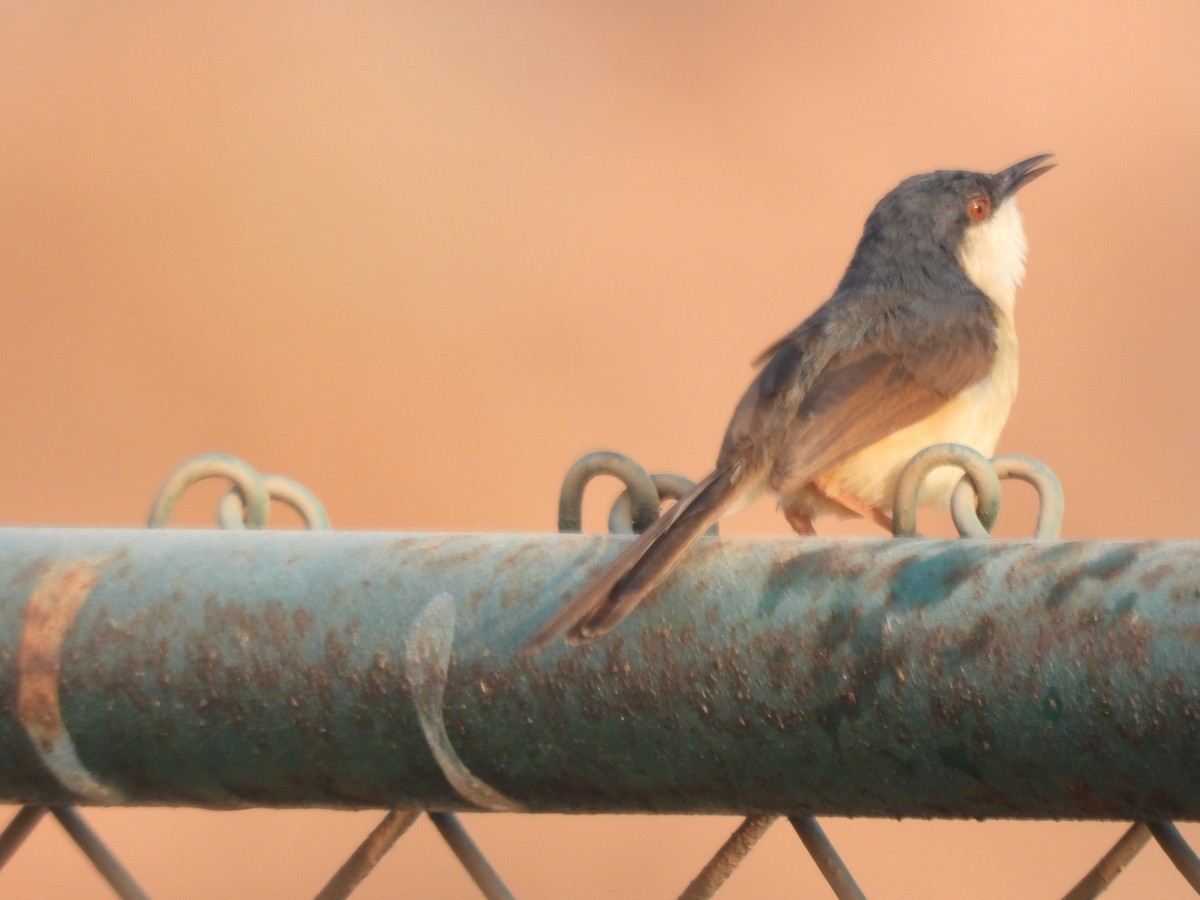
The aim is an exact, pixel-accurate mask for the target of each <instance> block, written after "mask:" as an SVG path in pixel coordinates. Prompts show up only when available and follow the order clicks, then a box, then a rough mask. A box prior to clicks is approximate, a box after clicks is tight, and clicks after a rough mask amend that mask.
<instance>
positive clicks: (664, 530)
mask: <svg viewBox="0 0 1200 900" xmlns="http://www.w3.org/2000/svg"><path fill="white" fill-rule="evenodd" d="M738 488H739V485H737V484H735V483H734V481H733V478H732V477H731V474H730V471H729V470H728V469H718V470H717V471H715V472H713V473H712V474H711V475H709V476H708V477H707V478H705V479H704V480H703V481H701V482H700V483H699V484H697V485H696V486H695V487H694V488H693V489H692V490H691V491H690V492H688V493H687V494H686V495H685V496H684V497H682V498H681V499H680V500H679V501H678V502H677V503H676V504H675V505H674V506H672V507H671V508H670V509H669V510H667V512H666V513H665V514H664V515H662V516H660V517H659V518H658V519H657V520H656V521H655V522H654V523H653V524H651V526H650V527H649V528H647V529H646V530H645V531H644V532H643V533H642V534H641V535H640V536H639V537H638V539H637V540H635V541H634V542H633V543H632V544H630V545H629V547H628V548H626V550H625V551H624V552H623V553H622V554H621V555H620V556H618V557H617V558H616V559H614V560H613V561H612V562H611V563H609V564H608V565H607V566H606V567H605V568H604V569H603V570H601V571H600V572H599V573H598V574H597V575H596V577H595V578H593V579H592V580H591V581H589V582H588V583H587V584H586V585H585V586H584V587H583V588H582V589H581V590H580V591H579V593H578V594H576V595H575V596H574V597H572V598H571V600H569V601H568V602H567V603H566V605H564V606H563V608H562V609H560V610H559V611H558V612H557V613H555V614H554V616H553V617H551V619H550V621H549V622H547V623H546V624H545V625H544V626H542V628H541V629H540V630H539V631H538V632H537V634H535V635H534V636H533V637H532V638H531V639H530V640H529V642H528V643H527V644H526V645H525V647H524V648H523V650H522V652H523V653H535V652H537V651H538V650H541V649H542V648H543V647H545V646H547V645H548V644H550V643H551V642H552V641H553V640H554V639H555V638H557V637H558V636H559V635H560V634H563V633H564V632H565V633H566V636H567V642H568V643H571V644H581V643H585V642H586V641H590V640H593V639H595V638H598V637H600V636H601V635H604V634H607V633H608V632H609V631H611V630H612V629H613V628H615V627H616V626H617V625H618V624H619V623H620V622H621V620H622V619H624V618H625V617H626V616H627V615H629V613H630V612H632V611H633V609H634V607H635V606H637V604H638V603H639V602H641V600H642V598H644V597H645V596H646V595H647V594H648V593H650V591H652V590H653V589H654V587H655V586H656V585H657V584H658V583H659V582H660V581H661V580H662V579H663V578H664V577H665V576H666V574H667V573H668V572H670V571H671V569H672V567H674V565H675V564H676V563H677V562H678V561H679V559H680V558H681V557H682V556H683V555H684V554H685V553H686V552H687V551H688V549H689V548H690V547H691V546H692V544H694V543H695V542H696V540H697V539H698V538H699V537H700V535H702V534H704V532H705V531H706V530H707V529H708V527H709V526H710V525H711V524H712V523H713V522H715V521H716V520H717V519H719V518H720V517H721V515H722V514H723V513H724V512H725V510H726V509H728V508H729V506H730V505H731V504H732V503H733V501H734V500H735V499H736V498H737V496H738V495H739V494H740V493H741V491H740V490H739V489H738Z"/></svg>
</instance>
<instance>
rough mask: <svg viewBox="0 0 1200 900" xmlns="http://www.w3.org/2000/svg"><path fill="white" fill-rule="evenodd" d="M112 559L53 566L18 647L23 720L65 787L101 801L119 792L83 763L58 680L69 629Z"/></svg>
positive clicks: (40, 584)
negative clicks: (62, 705)
mask: <svg viewBox="0 0 1200 900" xmlns="http://www.w3.org/2000/svg"><path fill="white" fill-rule="evenodd" d="M111 561H112V557H108V556H106V557H96V558H92V559H76V560H71V561H69V562H60V563H54V564H52V565H49V566H47V567H46V568H45V569H44V570H43V571H42V574H41V577H39V578H38V581H37V584H36V585H35V587H34V589H33V592H32V593H30V595H29V602H28V603H27V604H26V606H25V627H24V629H23V630H22V633H21V646H20V648H19V650H18V651H17V719H18V720H19V721H20V723H21V726H22V727H23V728H24V729H25V733H26V734H27V735H28V736H29V739H30V740H31V741H32V742H33V745H34V747H36V748H37V751H38V753H39V755H40V756H41V758H42V762H43V763H45V765H46V767H47V768H48V769H50V771H51V772H53V773H54V774H55V776H56V777H57V778H58V779H59V781H60V782H61V783H62V784H63V786H64V787H66V788H68V789H70V790H72V791H74V792H75V793H76V794H79V795H81V796H83V797H86V798H88V799H90V800H96V801H101V802H114V801H115V800H116V799H119V795H118V794H117V793H116V792H115V791H113V790H112V789H111V788H109V787H107V786H105V785H103V784H101V783H100V782H99V781H98V780H96V778H95V777H94V776H92V774H91V773H90V772H88V771H87V770H86V769H85V768H84V767H83V765H82V763H81V762H80V761H79V757H78V755H77V754H76V752H75V746H74V744H73V743H72V741H71V736H70V734H68V733H67V728H66V725H65V724H64V722H63V719H62V710H61V709H60V707H59V697H58V679H59V674H60V671H61V668H62V665H61V658H62V648H63V643H64V641H65V639H66V635H67V631H68V630H69V629H70V627H71V625H72V624H73V623H74V621H75V616H76V615H77V614H78V612H79V608H80V607H81V606H83V603H84V601H85V600H87V598H88V595H89V594H91V592H92V588H94V587H95V586H96V582H97V581H98V580H99V578H100V573H101V571H103V569H104V567H105V566H106V565H108V563H109V562H111Z"/></svg>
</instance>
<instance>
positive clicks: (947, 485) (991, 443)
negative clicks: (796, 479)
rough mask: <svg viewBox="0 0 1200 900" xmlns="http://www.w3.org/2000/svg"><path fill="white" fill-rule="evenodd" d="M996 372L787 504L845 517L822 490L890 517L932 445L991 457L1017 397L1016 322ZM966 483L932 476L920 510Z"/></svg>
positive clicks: (947, 471)
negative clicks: (910, 473) (913, 464)
mask: <svg viewBox="0 0 1200 900" xmlns="http://www.w3.org/2000/svg"><path fill="white" fill-rule="evenodd" d="M999 351H1000V352H999V353H998V354H997V359H996V363H995V365H994V366H993V367H992V371H991V372H990V373H989V374H988V376H987V377H986V378H984V379H983V380H982V381H980V382H977V383H976V384H974V385H972V386H971V387H970V388H968V389H967V390H965V391H963V392H962V393H961V394H959V395H958V396H957V397H955V398H953V399H952V400H950V402H948V403H947V404H946V405H945V406H943V407H942V408H941V409H939V410H938V411H937V412H936V413H934V414H933V415H932V416H929V417H928V418H926V419H923V420H922V421H920V422H917V423H915V424H913V425H910V426H908V427H907V428H902V429H900V430H899V431H896V432H893V433H892V434H890V435H888V436H887V437H886V438H884V439H883V440H881V441H878V442H876V443H874V444H872V445H871V446H869V447H866V448H865V449H863V450H860V451H858V452H857V453H855V454H854V455H852V456H849V457H847V458H846V459H844V460H842V462H840V463H838V464H837V465H835V466H833V467H831V468H830V469H828V470H826V472H825V473H824V474H823V475H822V476H821V477H820V478H819V479H818V480H817V483H816V484H813V485H808V486H806V487H805V488H804V489H803V490H802V491H801V492H800V493H799V495H797V496H793V497H781V498H780V501H781V503H782V504H784V505H787V506H789V507H793V508H795V509H798V510H801V511H804V512H807V513H811V514H812V515H813V516H821V515H829V514H833V515H846V510H845V508H844V507H842V506H840V505H837V504H834V503H831V502H830V501H829V500H827V499H826V498H825V496H824V493H823V492H822V491H821V488H825V490H827V491H829V492H830V493H841V494H848V495H850V496H852V497H855V498H857V499H858V500H859V501H860V502H861V503H863V504H865V505H866V506H871V507H874V508H875V509H878V510H881V511H883V512H886V513H888V514H889V515H890V513H891V509H892V499H893V496H894V495H895V491H896V480H897V479H898V478H899V477H900V472H901V470H902V469H903V468H904V466H905V465H906V464H907V463H908V461H909V460H910V459H912V458H913V457H914V456H916V455H917V454H918V453H920V452H921V451H922V450H924V449H925V448H926V447H929V446H931V445H933V444H941V443H955V444H965V445H966V446H968V447H971V448H972V449H974V450H977V451H979V452H980V453H982V454H983V455H984V456H989V457H990V456H991V455H992V454H993V452H994V451H995V449H996V442H997V441H998V440H999V439H1000V432H1001V431H1002V430H1003V428H1004V423H1005V422H1006V421H1007V420H1008V414H1009V411H1010V410H1011V409H1012V404H1013V401H1014V400H1015V399H1016V394H1017V345H1016V335H1015V332H1014V330H1013V328H1012V325H1011V320H1009V319H1008V318H1007V317H1003V319H1002V321H1001V323H1000V347H999ZM960 478H962V472H961V470H959V469H955V468H949V467H944V468H939V469H935V470H933V471H932V472H930V473H929V475H928V477H927V478H926V479H925V482H924V483H923V485H922V486H921V491H920V494H919V495H918V502H919V503H920V504H921V505H930V506H938V507H945V506H946V505H947V504H948V503H949V500H950V494H951V492H952V491H953V490H954V486H955V485H956V484H958V481H959V479H960Z"/></svg>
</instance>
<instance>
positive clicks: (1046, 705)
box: [0, 529, 1200, 821]
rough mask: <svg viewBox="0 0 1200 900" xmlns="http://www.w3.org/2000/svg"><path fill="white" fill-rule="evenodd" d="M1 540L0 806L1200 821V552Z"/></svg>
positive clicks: (63, 537) (18, 535) (176, 534)
mask: <svg viewBox="0 0 1200 900" xmlns="http://www.w3.org/2000/svg"><path fill="white" fill-rule="evenodd" d="M627 540H629V539H628V538H624V537H610V538H604V537H595V536H583V535H488V534H457V535H447V534H378V533H376V534H370V533H353V532H323V533H303V532H253V531H247V532H224V533H223V532H219V531H163V530H148V531H138V530H127V531H118V530H88V529H0V800H3V801H4V802H14V803H34V804H48V805H63V804H66V803H106V804H128V805H143V804H174V805H189V806H203V807H213V808H230V807H240V806H272V807H290V806H324V807H331V808H362V807H380V808H391V809H433V810H456V809H457V810H469V809H528V810H537V811H555V812H617V811H622V812H632V811H661V812H680V813H683V812H696V813H699V812H704V813H718V812H720V813H740V814H742V815H747V814H749V815H768V814H785V815H801V816H803V815H815V814H837V815H855V816H950V817H957V816H964V817H976V816H981V817H988V816H1002V817H1035V818H1094V819H1113V818H1116V819H1120V818H1124V819H1126V820H1136V821H1146V820H1150V821H1156V820H1162V819H1196V818H1200V770H1198V769H1197V768H1196V767H1195V765H1194V761H1195V760H1196V759H1197V758H1200V716H1197V714H1196V710H1197V709H1200V596H1198V593H1197V592H1198V589H1200V588H1198V586H1200V548H1198V547H1197V545H1196V544H1189V543H1182V542H1175V543H1170V542H1144V543H1116V542H1063V543H1053V542H1040V541H973V540H961V541H951V542H946V541H933V540H920V539H897V540H882V539H881V540H836V541H828V540H819V539H809V540H798V539H794V538H791V539H746V538H740V539H739V538H704V539H702V540H701V542H700V543H699V544H698V545H697V547H696V548H695V549H694V550H693V551H692V552H691V553H690V554H689V557H688V559H687V560H685V562H684V563H683V564H682V565H680V566H679V568H678V569H677V571H676V572H674V573H673V574H672V575H671V577H670V578H669V579H668V580H667V581H666V582H665V583H664V584H663V586H662V588H661V589H660V590H659V591H658V592H657V593H656V595H655V596H654V597H652V598H651V599H650V600H649V601H648V602H646V603H645V604H643V605H642V607H641V608H639V609H638V610H637V612H636V613H635V615H633V616H632V617H631V618H630V619H629V620H628V621H627V622H626V623H625V624H623V625H622V627H621V628H620V629H619V630H618V631H617V632H615V633H614V634H613V635H610V636H609V637H608V638H607V639H605V640H603V641H600V642H597V643H596V644H594V645H591V646H588V647H584V648H571V647H567V646H565V645H560V646H554V647H551V648H550V649H548V650H547V651H545V652H544V653H542V654H540V655H537V656H534V657H532V658H529V657H522V656H519V655H518V653H517V651H518V649H519V648H520V647H521V645H522V644H523V643H524V641H525V640H526V639H527V638H528V637H529V636H530V635H531V634H532V633H533V632H534V630H536V629H537V628H538V626H539V625H540V624H541V623H542V622H544V621H545V619H546V618H547V617H548V616H550V615H551V614H552V612H553V611H554V610H555V609H556V608H557V607H558V605H559V604H560V603H561V602H562V601H563V599H564V598H565V597H566V596H568V595H570V594H571V593H572V592H573V591H575V590H576V589H577V588H578V587H579V586H580V585H581V584H582V583H583V582H584V580H586V579H587V578H588V577H589V576H590V575H591V574H592V573H593V572H595V571H596V570H597V569H598V567H600V566H602V565H603V564H604V563H605V562H606V561H607V560H610V559H611V558H612V557H613V556H614V555H615V554H616V552H617V551H618V550H619V549H620V547H622V546H623V545H624V544H625V543H626V541H627Z"/></svg>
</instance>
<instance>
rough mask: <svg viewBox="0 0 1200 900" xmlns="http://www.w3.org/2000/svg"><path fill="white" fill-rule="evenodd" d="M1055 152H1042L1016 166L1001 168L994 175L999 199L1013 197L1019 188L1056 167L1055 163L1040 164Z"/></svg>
mask: <svg viewBox="0 0 1200 900" xmlns="http://www.w3.org/2000/svg"><path fill="white" fill-rule="evenodd" d="M1053 155H1054V154H1053V153H1041V154H1039V155H1037V156H1031V157H1029V159H1023V160H1021V161H1020V162H1019V163H1017V164H1016V165H1015V166H1009V167H1008V168H1007V169H1001V170H1000V171H999V172H997V173H996V174H995V175H993V176H992V177H993V178H995V179H996V195H997V199H1001V200H1002V199H1004V198H1006V197H1011V196H1012V195H1013V194H1015V193H1016V192H1017V191H1018V190H1020V189H1021V188H1023V187H1024V186H1025V185H1027V184H1029V182H1031V181H1033V179H1035V178H1037V177H1038V176H1039V175H1044V174H1046V173H1047V172H1049V171H1050V170H1051V169H1053V168H1054V165H1055V164H1054V163H1048V164H1047V165H1044V166H1043V165H1040V163H1044V162H1046V160H1048V159H1050V157H1052V156H1053Z"/></svg>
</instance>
